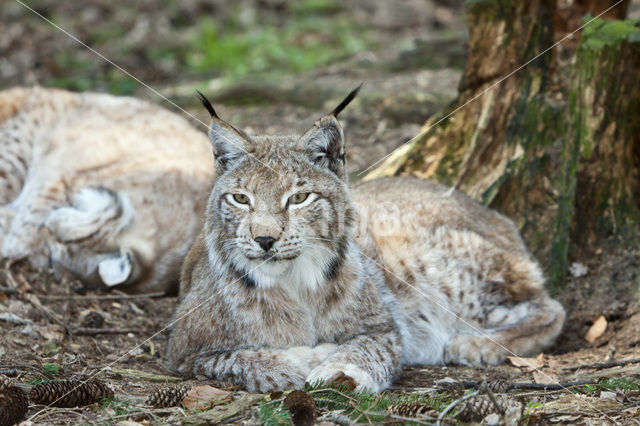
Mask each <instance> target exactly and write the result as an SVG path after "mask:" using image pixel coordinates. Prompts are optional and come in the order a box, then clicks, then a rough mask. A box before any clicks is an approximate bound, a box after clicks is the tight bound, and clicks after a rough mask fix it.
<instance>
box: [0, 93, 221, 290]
mask: <svg viewBox="0 0 640 426" xmlns="http://www.w3.org/2000/svg"><path fill="white" fill-rule="evenodd" d="M0 147H1V148H2V149H1V150H0V256H1V257H8V258H18V257H29V259H30V260H31V261H32V263H34V264H35V265H36V266H40V267H44V266H49V265H51V266H52V267H53V268H54V270H55V271H56V273H58V274H71V275H72V276H74V277H77V278H80V279H82V280H83V281H85V283H87V284H88V285H92V286H104V285H108V286H112V285H121V286H123V287H122V288H124V289H125V290H128V291H167V290H171V287H173V288H174V289H175V287H177V281H178V276H179V272H180V265H181V264H182V260H183V259H184V256H185V254H186V253H187V250H188V249H189V246H190V245H191V243H192V242H193V240H194V238H195V236H196V235H197V233H198V232H199V229H200V228H201V226H202V219H201V216H202V213H203V211H204V207H205V203H206V196H207V194H208V192H209V191H210V189H211V182H212V181H213V175H214V173H213V160H211V159H210V156H211V145H210V144H209V142H208V141H207V138H206V136H204V135H203V134H202V133H201V132H198V131H196V130H195V129H193V128H192V127H191V126H190V125H189V124H188V123H187V122H186V121H185V120H183V119H182V118H181V117H179V116H177V115H176V114H172V113H170V112H168V111H165V110H163V109H161V108H159V107H157V106H154V105H151V104H149V103H146V102H142V101H139V100H135V99H131V98H117V97H114V96H109V95H102V94H96V93H84V94H74V93H70V92H66V91H62V90H49V89H43V88H17V89H11V90H7V91H4V92H0Z"/></svg>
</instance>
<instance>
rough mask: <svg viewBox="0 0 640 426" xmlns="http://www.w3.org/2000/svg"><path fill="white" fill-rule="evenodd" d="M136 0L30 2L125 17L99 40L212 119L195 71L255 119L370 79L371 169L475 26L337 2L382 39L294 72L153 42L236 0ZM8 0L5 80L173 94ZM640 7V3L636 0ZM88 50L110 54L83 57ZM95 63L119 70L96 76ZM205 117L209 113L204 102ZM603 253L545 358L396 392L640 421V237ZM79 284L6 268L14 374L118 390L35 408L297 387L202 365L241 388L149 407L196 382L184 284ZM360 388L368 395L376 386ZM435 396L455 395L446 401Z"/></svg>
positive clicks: (167, 416) (86, 418)
mask: <svg viewBox="0 0 640 426" xmlns="http://www.w3.org/2000/svg"><path fill="white" fill-rule="evenodd" d="M119 3H121V2H109V1H106V0H103V1H100V0H91V1H87V2H83V3H82V6H81V7H80V6H77V5H74V6H71V5H70V3H69V2H55V1H53V0H52V1H46V0H44V1H38V2H29V3H28V4H31V5H33V6H34V8H35V9H36V11H37V12H39V13H42V14H43V15H44V16H46V17H49V18H51V19H55V18H57V21H56V22H60V23H61V25H62V24H64V25H65V28H67V29H69V30H70V31H71V32H73V33H74V34H78V35H79V36H80V37H81V38H83V39H86V37H89V36H91V35H92V34H93V33H92V32H91V30H92V29H96V28H97V29H108V28H109V27H110V25H111V26H113V22H118V25H120V26H121V27H122V29H121V31H122V34H123V35H122V39H121V40H119V42H121V45H120V47H122V45H126V46H127V49H125V50H126V52H124V53H123V52H122V50H118V49H116V48H115V47H114V43H111V41H113V40H112V39H111V38H109V37H114V36H112V35H108V36H104V39H101V38H100V37H98V36H96V35H94V36H92V37H94V38H93V39H92V40H93V44H92V45H93V46H95V47H96V48H97V49H98V50H100V51H101V52H104V53H105V55H106V56H107V57H109V58H112V59H113V60H114V61H115V62H117V63H119V64H120V65H122V66H123V67H124V68H126V69H127V70H129V71H130V72H131V73H132V74H134V75H136V76H137V77H139V78H141V79H142V80H144V81H145V82H148V83H149V84H150V85H151V86H153V87H154V88H156V89H157V90H159V91H160V92H161V93H163V94H164V95H166V96H168V97H169V98H171V99H172V100H174V101H175V102H177V103H178V104H179V105H180V106H182V107H184V108H186V109H187V110H188V111H189V112H191V113H192V114H193V115H194V116H195V117H197V118H199V119H201V120H204V119H205V118H206V113H205V111H203V110H202V109H201V108H199V107H198V105H197V103H196V101H195V97H194V96H192V94H193V89H194V88H200V90H203V89H204V90H205V91H206V92H207V93H208V95H209V96H210V98H211V99H215V100H216V104H217V109H218V111H219V114H220V115H221V116H222V117H224V118H225V119H227V120H228V121H230V122H232V123H233V124H234V125H236V126H239V127H242V128H244V129H245V130H247V131H248V132H249V133H282V132H284V133H290V132H298V131H303V130H305V129H306V128H307V127H308V126H310V125H311V124H312V123H313V121H314V120H315V119H316V118H318V117H319V116H321V115H323V114H324V113H326V112H327V111H329V110H330V109H332V108H333V106H335V105H334V104H335V103H336V102H339V100H340V99H341V97H342V96H344V94H346V93H347V92H348V90H349V89H351V88H352V87H354V86H355V85H357V84H359V83H360V82H364V83H365V85H364V88H363V92H362V96H361V97H360V98H359V99H358V100H357V101H356V102H355V103H354V104H353V105H352V106H350V107H349V109H347V110H346V111H345V112H344V113H343V115H342V116H341V118H342V120H343V122H344V124H345V132H346V137H347V141H348V148H347V161H348V164H349V166H350V169H351V171H352V174H353V176H354V177H356V176H357V172H358V171H359V170H363V169H365V168H366V167H368V166H369V165H371V164H373V163H374V162H375V161H376V160H378V159H380V158H381V157H382V156H383V155H385V154H388V153H389V152H391V151H392V150H393V149H394V148H396V147H397V146H399V145H401V144H402V143H403V142H405V141H407V140H408V139H409V138H411V136H413V135H415V134H416V133H417V132H418V130H419V129H420V126H421V125H422V123H423V122H424V121H425V120H426V118H428V117H429V116H430V115H431V114H433V113H435V112H436V111H438V110H439V109H440V108H442V107H443V106H444V105H446V104H447V103H448V102H450V101H451V100H452V99H453V98H454V97H455V95H456V88H457V84H458V81H459V79H460V75H461V70H462V66H463V60H464V49H465V37H466V36H465V29H464V14H463V11H462V8H461V2H460V1H454V0H451V1H447V0H438V1H436V0H434V1H422V0H415V1H414V0H411V1H406V2H402V7H396V8H393V7H391V8H390V7H389V6H388V4H387V2H386V1H385V0H375V1H373V0H372V1H370V2H367V1H364V0H363V1H351V2H346V3H345V5H346V6H341V7H340V8H338V9H336V10H334V11H332V12H330V13H332V14H334V15H331V16H335V19H342V18H344V19H347V20H349V21H348V22H352V23H353V25H354V26H357V25H361V26H363V25H366V26H367V27H368V28H370V29H372V31H371V34H370V35H368V36H367V37H369V38H368V40H367V41H366V43H367V44H366V48H364V49H362V50H360V51H358V52H356V53H345V55H344V56H343V57H340V58H339V59H335V60H332V61H331V62H330V63H327V64H324V65H320V66H314V68H313V69H311V70H306V71H301V72H291V73H288V74H287V75H284V76H278V77H277V78H273V77H264V76H262V75H260V76H252V75H238V76H236V77H234V78H224V76H221V75H220V74H219V73H216V72H211V73H206V72H202V71H200V70H194V69H189V68H188V67H186V66H184V65H183V64H182V63H181V62H180V58H178V59H175V60H174V61H173V62H172V61H165V62H162V63H158V62H156V61H154V57H152V56H151V57H150V56H149V55H148V52H149V51H153V49H154V48H156V47H158V46H162V45H169V44H170V45H172V46H176V48H177V49H178V50H179V49H180V48H181V47H182V46H183V45H182V44H181V43H186V41H185V40H187V39H188V37H187V36H185V35H183V34H182V31H184V32H187V31H188V28H189V26H191V25H196V24H197V23H198V22H199V21H198V17H199V16H200V15H201V14H207V13H208V14H217V15H216V16H220V19H225V16H227V17H228V16H230V14H231V12H229V11H228V10H226V9H225V8H224V5H225V2H222V1H211V2H205V1H196V0H189V1H184V2H180V4H179V6H178V5H177V3H176V2H172V1H166V2H162V1H160V0H145V1H142V2H138V3H137V4H136V6H135V7H134V8H119V7H117V6H114V4H119ZM307 3H309V2H307ZM317 3H318V4H319V3H322V4H329V5H331V4H334V3H332V2H317ZM238 4H239V5H240V6H238V7H239V8H241V9H242V8H247V9H251V8H254V9H259V10H260V11H261V12H260V13H263V14H266V17H267V18H268V19H271V20H274V21H275V25H284V24H283V23H282V22H280V21H279V20H281V19H283V18H281V16H283V12H282V10H283V9H282V8H284V10H286V8H287V7H290V3H288V2H287V1H284V0H269V1H268V0H262V1H258V0H256V1H249V0H246V1H245V0H242V1H239V2H238ZM4 6H5V5H4V4H3V9H2V11H0V18H1V19H2V21H0V22H1V23H2V25H4V26H5V30H4V31H0V88H6V87H10V86H13V85H31V84H42V85H52V86H58V87H60V86H62V87H70V88H72V89H75V90H79V89H82V88H83V86H73V85H72V86H68V85H69V84H70V83H69V81H68V80H65V79H63V77H65V76H69V75H71V76H72V79H73V80H74V81H75V82H76V83H77V82H78V81H80V82H83V81H85V80H86V84H87V85H88V87H87V89H91V90H101V91H111V92H114V93H118V90H120V89H122V88H123V87H124V89H123V91H124V93H125V94H132V95H135V96H138V97H143V98H147V99H150V100H152V101H154V102H158V103H160V102H161V101H160V100H159V99H158V98H155V97H154V96H153V94H152V93H150V92H149V91H147V90H146V89H144V88H143V87H139V86H133V87H131V88H129V86H126V84H125V82H126V80H124V79H119V78H115V77H109V76H111V74H110V72H111V71H110V70H112V67H111V65H109V64H108V63H105V62H103V61H100V60H99V59H98V58H96V57H95V55H94V54H92V53H90V52H88V51H86V49H84V48H82V47H80V46H78V45H77V44H76V43H75V42H74V41H73V40H70V39H69V38H68V37H67V36H65V35H64V34H62V33H60V32H59V31H57V30H55V29H54V28H52V27H51V26H49V25H47V24H45V23H43V22H42V21H41V19H40V18H38V17H36V16H35V15H33V13H32V12H29V11H28V10H26V9H25V8H24V7H22V6H21V5H20V4H18V3H13V2H8V3H7V7H6V8H5V7H4ZM327 10H329V9H327ZM631 11H632V13H636V14H637V13H638V11H640V7H638V4H637V2H634V4H633V5H632V7H631ZM326 13H329V12H326ZM225 14H226V15H225ZM285 15H286V14H285ZM252 22H253V21H252ZM100 34H101V33H100ZM105 40H106V41H105ZM141 46H142V47H141ZM70 52H71V53H70ZM60 58H63V59H64V60H62V59H60ZM65 58H66V59H65ZM416 58H426V59H424V60H417V59H416ZM79 63H82V64H87V63H91V64H93V65H91V66H85V68H82V67H79V65H78V64H79ZM80 68H82V69H81V70H80V71H79V69H80ZM96 75H97V76H103V77H104V76H106V77H104V78H102V77H100V78H97V79H93V78H94V76H96ZM110 78H111V80H109V79H110ZM83 79H84V80H83ZM76 83H74V84H76ZM82 84H85V83H82ZM116 89H117V90H116ZM194 124H195V125H198V123H197V122H196V121H195V120H194ZM590 251H593V250H590ZM575 252H576V253H579V252H582V251H581V250H575ZM595 253H596V254H595V255H594V256H592V257H586V258H574V259H572V261H573V262H575V263H574V264H573V267H572V270H571V271H567V282H568V284H567V286H566V288H565V289H563V290H557V291H556V292H555V293H556V297H557V298H558V299H559V300H561V301H562V302H563V304H564V306H565V307H566V309H567V313H568V317H567V321H566V326H565V329H564V331H563V334H562V336H561V337H560V338H559V339H558V341H557V343H556V344H555V345H554V346H553V347H551V348H549V350H547V351H545V353H544V354H543V355H540V356H539V357H537V358H531V359H528V363H529V365H520V364H521V363H520V362H518V361H514V362H509V363H507V364H505V365H501V366H498V367H483V368H466V367H456V366H448V367H442V366H435V367H434V366H411V367H407V368H405V370H404V372H403V374H402V376H401V377H400V378H399V379H398V381H397V382H396V383H395V384H394V387H393V388H392V389H391V391H390V393H389V395H391V396H392V398H391V400H389V401H391V402H394V403H395V404H396V405H397V403H399V402H402V401H405V400H406V401H415V400H416V398H423V399H420V401H423V400H424V401H430V402H429V404H431V406H432V408H434V409H436V411H435V412H431V417H429V416H423V417H422V418H421V419H415V420H414V421H416V422H419V421H421V422H429V421H434V420H435V417H437V416H438V415H439V413H441V412H442V411H443V409H444V407H445V406H446V405H448V404H449V403H450V402H453V401H456V400H459V399H460V398H461V397H463V395H465V392H467V393H468V392H470V391H465V390H464V389H465V387H466V388H472V389H479V388H481V384H482V383H483V382H487V383H488V386H489V388H490V389H493V391H494V393H495V395H496V396H497V397H498V401H499V402H500V404H501V405H502V406H504V407H508V406H511V405H509V404H511V402H513V403H514V404H516V405H517V404H519V405H517V406H518V407H519V408H518V409H517V410H515V411H517V416H516V415H513V413H512V414H511V415H510V416H511V417H509V415H505V416H504V417H502V418H501V419H500V418H498V417H496V415H495V414H494V417H490V416H491V414H490V413H489V412H487V413H483V414H488V415H489V417H485V416H484V415H483V416H482V417H478V416H476V417H478V418H476V419H475V420H476V421H482V420H483V418H484V422H489V423H491V422H492V421H493V422H496V423H497V422H498V421H501V422H506V423H509V422H511V423H514V422H515V423H517V422H518V421H519V422H521V423H524V424H549V423H558V424H640V391H639V390H638V389H639V384H640V294H639V290H640V250H626V249H621V248H610V247H602V248H599V249H597V250H595ZM80 286H81V284H80V283H78V282H67V281H64V282H56V281H55V280H54V279H53V277H52V275H51V274H50V273H49V272H48V271H37V270H34V269H32V268H31V267H29V265H28V264H27V263H26V262H23V261H18V262H14V263H9V262H7V261H4V262H3V264H2V267H1V268H0V374H4V375H7V376H10V377H12V378H13V379H14V381H16V382H19V383H20V384H22V385H23V387H25V389H26V388H28V386H31V385H33V384H36V383H39V382H42V381H50V380H60V379H81V380H84V379H88V378H90V377H94V376H95V377H96V378H97V379H99V380H101V381H103V382H104V383H106V384H107V385H108V386H110V387H111V388H112V389H113V390H114V391H115V397H114V398H113V399H112V400H110V401H107V402H103V403H95V404H92V405H88V406H85V407H81V408H51V407H45V406H43V405H34V404H32V405H31V406H30V408H29V412H28V414H27V415H26V418H28V419H29V422H32V423H33V424H59V423H89V424H94V423H99V424H112V423H117V422H123V423H122V424H136V423H132V422H137V423H143V424H150V423H151V424H157V423H171V424H178V423H217V422H226V423H237V424H255V423H258V422H260V421H263V422H264V421H266V420H265V419H268V418H269V417H268V416H266V417H265V414H264V412H263V406H265V405H266V406H269V404H271V406H272V407H275V406H278V407H279V405H278V404H279V401H280V400H281V399H282V398H281V397H280V396H277V395H271V396H262V395H261V396H258V397H256V398H250V397H247V395H246V394H245V393H244V392H243V391H242V389H238V388H237V387H233V386H230V385H229V384H224V383H215V382H212V381H211V380H207V379H205V378H198V379H197V380H192V381H188V382H186V383H187V384H189V385H202V384H211V385H213V386H215V387H217V388H221V389H228V390H230V391H231V392H232V396H231V397H230V400H231V399H232V400H233V401H234V402H233V403H229V401H228V400H227V401H226V402H225V403H223V404H220V405H216V406H214V407H213V408H212V409H210V410H208V411H203V412H200V411H197V412H194V411H193V410H185V409H183V408H176V407H173V408H151V407H149V406H148V405H147V404H146V403H145V401H146V399H147V397H148V396H149V395H150V394H151V393H152V392H153V391H154V390H156V389H158V388H160V387H163V386H166V385H167V384H176V383H179V382H180V379H179V378H175V377H172V376H171V374H170V373H169V372H168V371H167V370H165V369H164V367H163V365H162V357H163V355H164V348H165V341H166V331H165V327H166V326H167V324H168V320H169V317H170V315H171V312H172V309H173V307H174V306H175V304H176V298H174V297H162V296H160V295H138V296H130V295H126V294H124V293H121V292H118V291H112V292H110V293H102V292H91V293H84V292H77V291H76V290H75V289H77V288H78V287H80ZM590 330H591V333H592V334H593V336H595V337H594V339H593V340H592V341H591V342H589V341H588V340H587V339H586V336H587V334H588V333H589V332H590ZM145 373H146V374H145ZM149 373H150V374H149ZM586 382H588V384H587V383H586ZM549 383H552V384H549ZM555 383H561V384H562V386H557V385H555ZM545 384H547V388H546V389H545V388H544V385H545ZM558 387H560V389H556V388H558ZM482 393H483V394H485V393H488V392H487V391H482ZM314 395H316V394H314ZM323 395H324V394H323ZM323 398H324V399H323ZM323 398H317V399H316V404H317V405H318V407H319V408H318V415H319V418H320V419H323V420H324V421H326V422H329V423H338V424H344V423H345V422H346V421H347V420H348V419H347V420H345V418H344V417H340V416H341V415H344V414H349V415H351V420H354V419H355V418H356V417H359V421H367V420H372V419H373V420H372V421H373V422H383V421H384V422H399V421H406V419H404V420H403V419H402V417H403V416H397V415H396V416H395V417H393V415H388V416H387V417H384V416H383V417H381V416H380V415H378V416H377V417H376V416H374V415H372V414H371V416H373V417H372V418H371V417H369V415H367V414H366V413H361V412H360V411H364V410H360V411H358V410H355V411H354V409H352V408H349V405H348V404H347V406H346V408H345V407H342V408H340V407H335V406H334V405H331V404H329V403H327V401H326V400H327V398H329V397H323ZM350 398H352V399H353V401H356V402H357V401H358V398H359V396H357V395H352V396H350ZM347 400H348V401H349V402H353V401H352V400H351V399H347ZM435 400H438V401H441V402H443V401H444V402H446V404H444V405H442V404H441V405H438V404H436V403H435V402H434V401H435ZM323 401H324V402H323ZM389 401H387V402H386V403H385V404H386V405H387V406H389V405H391V402H389ZM514 401H515V402H514ZM235 403H237V405H236V406H234V407H235V408H234V409H233V410H231V409H229V407H230V406H231V405H233V404H235ZM376 404H377V406H376V407H374V405H376ZM213 405H215V404H213ZM383 405H384V404H382V403H381V402H379V401H378V402H376V403H375V404H373V403H372V404H371V406H370V407H369V408H370V410H369V411H371V412H374V411H380V410H382V411H383V412H387V411H385V410H387V408H388V407H383ZM461 406H462V404H460V405H459V406H458V408H460V407H461ZM258 407H260V408H258ZM225 410H227V411H225ZM459 411H461V410H459ZM489 411H491V410H489ZM494 411H495V410H494ZM507 411H508V410H507ZM388 412H389V413H391V412H392V410H388ZM455 412H456V409H454V410H452V413H455ZM207 413H209V414H207ZM211 413H217V414H216V415H217V416H218V417H215V416H212V415H211ZM354 413H355V414H354ZM378 414H379V413H378ZM507 414H508V413H507ZM207 416H208V417H207ZM460 419H461V418H459V419H458V420H460ZM272 420H273V419H272ZM451 421H453V420H450V421H449V422H451ZM127 422H128V423H127ZM341 422H342V423H341ZM634 422H635V423H634ZM276 423H278V422H276ZM276 423H273V424H276ZM281 423H284V422H281Z"/></svg>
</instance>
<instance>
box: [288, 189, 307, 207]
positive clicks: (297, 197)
mask: <svg viewBox="0 0 640 426" xmlns="http://www.w3.org/2000/svg"><path fill="white" fill-rule="evenodd" d="M307 198H309V193H308V192H298V193H297V194H293V195H292V196H291V197H289V201H290V202H291V204H301V203H304V201H305V200H306V199H307Z"/></svg>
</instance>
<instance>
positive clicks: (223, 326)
mask: <svg viewBox="0 0 640 426" xmlns="http://www.w3.org/2000/svg"><path fill="white" fill-rule="evenodd" d="M356 93H357V91H354V92H352V93H351V94H350V95H349V96H348V97H347V98H346V99H345V100H344V101H343V102H342V103H341V104H340V105H339V106H338V107H337V108H336V109H335V110H334V111H333V112H332V113H331V114H329V115H327V116H325V117H323V118H322V119H321V120H319V121H318V122H316V124H315V125H314V126H313V127H312V128H311V129H310V130H308V131H307V132H306V133H305V134H303V135H302V136H299V137H298V136H287V137H267V136H254V137H249V136H247V135H245V134H244V133H243V132H241V131H239V130H236V129H234V128H233V127H232V126H230V125H229V124H227V123H225V122H224V121H222V120H220V119H219V118H218V117H217V115H216V113H215V111H214V110H213V108H212V107H211V105H210V104H209V103H208V102H207V101H206V100H203V101H204V104H205V106H206V107H207V108H208V109H209V112H210V113H211V115H212V122H211V127H210V132H209V133H210V137H211V140H212V143H213V146H214V151H215V156H216V170H217V176H216V180H215V183H214V187H213V191H212V192H211V196H210V198H209V202H208V205H207V210H206V218H205V224H204V227H203V230H202V233H201V234H200V236H199V237H198V239H197V240H196V242H195V244H194V245H193V247H192V249H191V251H190V252H189V254H188V256H187V259H186V261H185V264H184V267H183V271H182V277H181V293H182V300H181V302H180V304H179V305H178V307H177V309H176V312H175V316H174V319H175V321H176V322H175V325H174V328H173V330H172V334H171V337H170V340H169V349H168V351H167V353H168V354H169V356H168V360H167V361H168V362H167V363H168V366H169V367H170V368H172V369H174V370H177V371H178V372H180V373H184V374H191V373H197V374H205V375H207V376H210V377H213V378H216V379H219V380H225V379H231V380H234V381H235V382H239V383H244V384H246V386H247V387H248V388H249V389H250V390H252V391H261V392H267V391H270V390H278V389H285V388H291V387H299V386H301V385H302V384H303V383H304V382H305V381H306V382H316V381H321V380H322V381H334V382H339V383H345V384H348V385H350V386H353V387H358V388H360V389H368V390H372V391H377V390H380V389H383V388H385V387H387V386H388V385H389V384H390V383H391V382H392V380H393V378H394V376H395V375H396V373H397V372H398V371H399V367H400V365H401V364H402V363H403V362H404V363H443V362H450V363H462V364H468V365H478V364H482V363H491V364H495V363H499V362H501V361H502V360H503V359H504V357H505V355H507V354H509V353H510V352H509V351H513V352H514V353H517V354H528V353H533V352H536V351H539V350H540V349H541V348H543V347H544V346H545V345H548V344H550V343H551V342H552V340H553V339H554V338H555V337H556V336H557V335H558V333H559V332H560V329H561V327H562V322H563V319H564V311H563V309H562V307H561V306H560V304H559V303H557V302H556V301H554V300H552V299H551V298H549V296H548V295H547V293H546V291H545V290H544V286H543V277H542V274H541V271H540V268H539V267H538V265H537V264H536V262H535V261H534V260H533V259H532V257H531V256H530V255H529V253H528V252H527V250H526V249H525V247H524V245H523V243H522V241H521V239H520V237H519V236H518V233H517V231H516V228H515V226H514V225H513V224H512V223H511V222H510V221H509V220H508V219H506V218H504V217H503V216H501V215H499V214H498V213H496V212H493V211H490V210H488V209H486V208H484V207H482V206H480V205H478V204H477V203H475V202H474V201H472V200H471V199H469V198H468V197H467V196H465V195H464V194H462V193H459V192H456V191H453V190H449V189H447V188H444V187H442V186H441V185H438V184H435V183H431V182H426V181H421V180H418V179H414V178H397V179H385V180H382V181H372V182H366V183H361V184H358V185H356V186H355V188H354V190H353V191H349V189H348V187H347V178H346V173H345V168H344V140H343V131H342V128H341V126H340V124H339V123H338V121H337V119H336V117H337V114H338V113H339V112H340V111H341V110H342V109H343V108H344V107H345V106H346V105H347V104H348V103H349V102H350V101H351V99H353V97H354V96H355V95H356ZM352 194H353V195H352ZM505 348H508V349H505Z"/></svg>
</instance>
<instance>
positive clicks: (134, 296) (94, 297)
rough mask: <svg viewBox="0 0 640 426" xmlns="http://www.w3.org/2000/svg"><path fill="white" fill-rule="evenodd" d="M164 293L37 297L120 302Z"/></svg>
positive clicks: (43, 297)
mask: <svg viewBox="0 0 640 426" xmlns="http://www.w3.org/2000/svg"><path fill="white" fill-rule="evenodd" d="M162 296H165V293H164V292H155V293H142V294H88V295H86V296H48V295H42V296H38V297H40V298H42V299H48V300H121V299H142V298H145V297H150V298H154V297H162Z"/></svg>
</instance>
